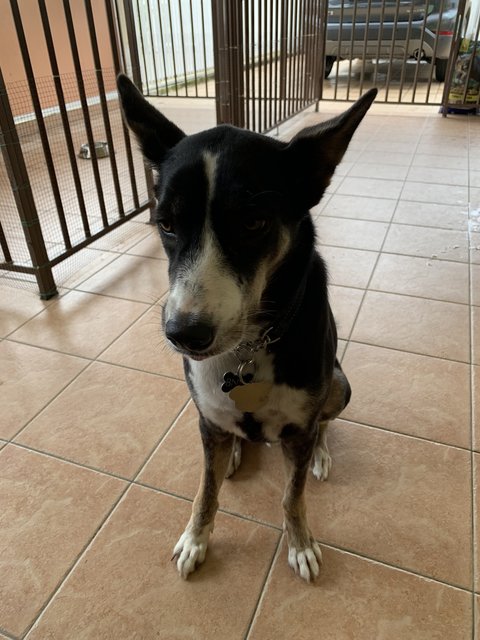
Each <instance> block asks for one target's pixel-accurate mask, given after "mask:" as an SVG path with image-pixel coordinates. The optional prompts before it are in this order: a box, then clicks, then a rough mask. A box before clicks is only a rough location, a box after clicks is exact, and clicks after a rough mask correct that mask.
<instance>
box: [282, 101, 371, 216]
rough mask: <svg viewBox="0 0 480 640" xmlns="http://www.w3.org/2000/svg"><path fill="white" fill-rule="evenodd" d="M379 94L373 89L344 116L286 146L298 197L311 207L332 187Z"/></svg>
mask: <svg viewBox="0 0 480 640" xmlns="http://www.w3.org/2000/svg"><path fill="white" fill-rule="evenodd" d="M376 95H377V90H376V89H370V91H368V92H367V93H366V94H365V95H363V96H362V97H361V98H360V99H359V100H357V102H355V104H354V105H352V106H351V107H350V109H348V111H345V112H344V113H342V114H341V115H339V116H337V117H336V118H333V119H331V120H327V121H326V122H321V123H320V124H317V125H315V126H313V127H308V128H306V129H303V130H302V131H300V132H299V133H297V135H296V136H295V137H294V138H293V139H292V141H291V142H290V144H289V145H288V146H287V147H286V152H287V153H288V154H289V157H290V163H291V164H290V166H291V167H293V171H294V176H295V179H294V184H295V190H296V193H295V197H296V198H297V199H298V198H300V200H301V201H302V202H303V204H305V206H306V207H307V208H308V209H310V208H311V207H313V206H314V205H316V204H317V203H318V201H319V200H320V198H321V197H322V195H323V192H324V191H325V189H326V188H327V187H328V185H329V183H330V179H331V178H332V176H333V173H334V171H335V168H336V166H337V165H338V164H339V162H340V161H341V159H342V158H343V155H344V153H345V151H346V150H347V147H348V144H349V142H350V140H351V139H352V136H353V134H354V133H355V129H356V128H357V127H358V125H359V124H360V122H361V121H362V119H363V117H364V115H365V114H366V113H367V111H368V109H369V108H370V106H371V104H372V102H373V101H374V99H375V96H376Z"/></svg>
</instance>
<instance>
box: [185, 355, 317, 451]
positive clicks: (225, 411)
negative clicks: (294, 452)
mask: <svg viewBox="0 0 480 640" xmlns="http://www.w3.org/2000/svg"><path fill="white" fill-rule="evenodd" d="M255 363H256V374H255V380H258V381H262V382H267V383H271V384H272V387H271V390H270V393H269V394H268V397H267V399H266V401H265V403H264V404H263V405H262V406H261V407H259V408H258V409H257V410H255V411H253V412H250V413H245V412H242V411H240V410H239V409H237V407H236V405H235V402H234V401H233V400H232V399H231V398H230V396H229V394H228V393H225V392H224V391H222V382H223V376H224V374H225V373H226V372H227V371H231V372H235V371H236V369H237V367H238V361H237V360H236V359H235V357H234V356H233V355H230V354H227V355H224V356H219V357H217V358H211V359H209V360H205V361H202V362H191V363H190V374H189V379H190V383H191V385H192V387H193V392H194V399H195V403H196V405H197V407H198V409H199V411H200V413H201V414H202V415H203V416H204V417H205V418H206V419H207V420H209V421H210V422H212V423H213V424H215V425H217V426H218V427H220V428H222V429H223V430H225V431H229V432H230V433H234V434H235V435H238V436H240V437H242V438H247V439H249V440H254V441H255V440H257V441H266V442H276V441H278V440H279V438H280V434H281V432H282V430H283V429H284V428H285V427H287V426H289V425H295V426H296V427H300V428H302V427H304V426H306V424H307V422H308V420H309V418H310V414H311V399H310V397H309V395H308V394H307V392H306V391H303V390H301V389H294V388H292V387H289V386H288V385H285V384H281V385H276V384H273V380H274V371H273V359H272V356H270V355H267V354H265V353H263V352H260V353H259V354H256V356H255Z"/></svg>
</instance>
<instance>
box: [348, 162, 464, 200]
mask: <svg viewBox="0 0 480 640" xmlns="http://www.w3.org/2000/svg"><path fill="white" fill-rule="evenodd" d="M414 157H415V156H414ZM459 157H461V156H459ZM357 162H360V160H357ZM355 164H356V163H355ZM355 164H354V166H355ZM361 164H373V165H374V164H375V163H373V162H370V163H363V162H361ZM379 164H381V163H379ZM384 166H388V167H401V168H402V169H405V168H406V167H407V165H405V164H403V165H396V164H388V165H387V164H384ZM353 168H354V167H352V168H351V169H350V170H349V171H348V173H347V174H346V175H345V176H344V177H345V178H347V177H348V178H357V179H358V180H381V181H382V182H408V183H410V184H429V185H435V186H441V187H465V188H466V187H467V186H468V178H467V183H462V184H460V183H458V182H432V181H430V180H412V179H411V178H409V177H408V176H409V171H410V170H411V169H426V168H428V167H422V166H417V165H411V166H408V171H407V174H406V176H405V178H386V177H384V176H376V177H373V176H370V175H369V176H361V175H352V174H351V171H352V170H353ZM436 168H439V167H436ZM453 171H464V172H465V173H466V172H467V170H466V169H453ZM342 182H343V180H342ZM340 184H341V183H340ZM340 184H339V185H338V186H340ZM337 189H338V187H337ZM338 195H341V196H349V195H352V196H354V195H357V196H359V197H367V198H368V195H363V194H360V193H357V194H355V193H339V194H338ZM375 199H379V200H380V199H383V200H394V198H388V197H384V196H383V197H382V196H375Z"/></svg>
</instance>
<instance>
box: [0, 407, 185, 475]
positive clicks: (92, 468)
mask: <svg viewBox="0 0 480 640" xmlns="http://www.w3.org/2000/svg"><path fill="white" fill-rule="evenodd" d="M189 402H190V398H188V399H187V400H186V401H185V403H184V404H183V405H182V406H181V408H180V409H179V411H178V413H177V414H176V415H175V417H174V418H173V419H172V422H171V424H169V425H168V427H167V428H166V430H165V432H164V433H163V434H162V435H161V436H160V438H159V439H158V440H156V442H155V444H153V445H152V448H151V449H150V450H149V451H148V453H147V454H146V456H145V458H144V460H143V461H142V462H141V463H140V465H139V467H138V469H137V471H135V473H134V474H132V475H131V477H129V476H123V475H121V474H120V473H115V472H113V471H108V470H107V469H102V468H100V467H96V466H95V465H90V464H86V463H84V462H79V461H78V460H74V459H73V458H68V457H66V456H61V455H59V454H57V453H55V452H53V451H49V450H46V449H41V448H40V447H34V446H32V445H30V444H26V443H23V442H17V440H16V438H17V437H18V436H19V435H20V434H21V432H19V433H17V434H16V435H15V436H14V437H13V438H11V439H10V440H4V442H5V443H6V445H8V444H11V445H12V446H15V447H18V448H21V449H24V450H26V451H31V452H33V453H37V454H40V455H43V456H45V457H47V458H53V459H55V460H59V461H61V462H64V463H66V464H71V465H73V466H75V467H79V468H80V469H85V470H88V471H93V472H94V473H100V474H101V475H104V476H108V477H110V478H115V479H117V480H121V481H123V482H129V483H133V482H135V481H136V480H137V478H138V475H139V474H140V473H141V472H142V471H143V469H144V467H145V466H146V465H147V463H148V462H149V461H150V459H151V458H152V456H153V455H154V453H155V452H156V451H157V449H158V448H159V447H160V445H161V444H162V442H163V440H164V439H165V438H166V436H167V435H168V434H169V433H170V431H171V430H172V429H173V428H174V426H175V425H176V423H177V422H178V420H179V419H180V418H181V416H182V415H183V413H184V412H185V411H186V409H187V406H188V404H189ZM24 428H25V427H24ZM21 431H23V429H22V430H21ZM6 445H5V446H6Z"/></svg>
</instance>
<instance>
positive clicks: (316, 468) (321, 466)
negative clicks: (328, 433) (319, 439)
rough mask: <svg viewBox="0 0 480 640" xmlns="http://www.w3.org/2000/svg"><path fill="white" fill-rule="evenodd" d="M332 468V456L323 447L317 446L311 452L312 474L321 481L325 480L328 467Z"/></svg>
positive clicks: (328, 471)
mask: <svg viewBox="0 0 480 640" xmlns="http://www.w3.org/2000/svg"><path fill="white" fill-rule="evenodd" d="M331 468H332V457H331V455H330V454H329V453H328V451H326V450H325V449H322V448H320V447H318V448H317V449H315V453H314V454H313V466H312V472H313V475H314V476H315V477H316V478H317V480H320V482H323V481H324V480H327V478H328V474H329V473H330V469H331Z"/></svg>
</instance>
